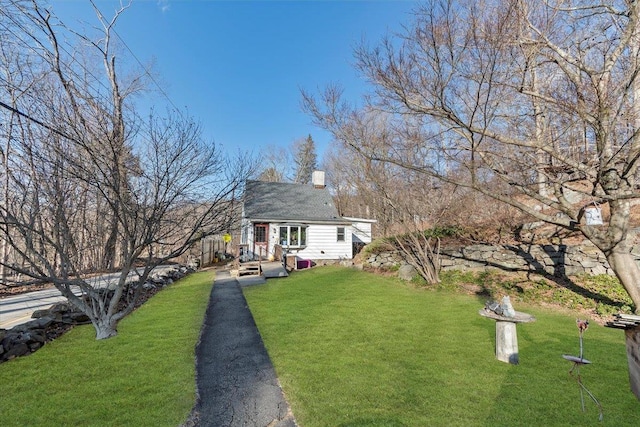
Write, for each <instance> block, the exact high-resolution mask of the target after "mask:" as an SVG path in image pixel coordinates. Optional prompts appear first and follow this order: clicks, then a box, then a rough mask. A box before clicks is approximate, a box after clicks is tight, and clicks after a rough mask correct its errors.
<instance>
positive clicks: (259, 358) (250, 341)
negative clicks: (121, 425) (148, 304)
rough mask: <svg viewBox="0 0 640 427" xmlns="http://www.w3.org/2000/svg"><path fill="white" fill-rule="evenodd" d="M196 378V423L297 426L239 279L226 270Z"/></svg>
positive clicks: (218, 279)
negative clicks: (226, 273)
mask: <svg viewBox="0 0 640 427" xmlns="http://www.w3.org/2000/svg"><path fill="white" fill-rule="evenodd" d="M241 280H243V279H241ZM196 382H197V389H198V398H197V402H196V406H195V408H194V414H193V415H194V416H193V417H192V420H193V423H194V425H198V426H201V427H209V426H210V427H227V426H255V427H267V426H268V427H276V426H277V427H295V426H296V422H295V419H294V416H293V414H292V413H291V410H290V408H289V404H288V403H287V401H286V400H285V398H284V395H283V393H282V389H281V388H280V385H279V383H278V379H277V377H276V374H275V371H274V369H273V365H272V364H271V360H270V359H269V355H268V354H267V351H266V349H265V347H264V344H263V342H262V338H261V337H260V333H259V332H258V328H257V327H256V324H255V322H254V320H253V316H252V315H251V312H250V311H249V308H248V306H247V302H246V300H245V299H244V296H243V295H242V290H241V288H240V283H239V282H238V280H236V279H235V278H232V277H229V276H228V275H225V274H224V272H220V273H217V274H216V281H215V285H214V287H213V290H212V291H211V297H210V300H209V307H208V308H207V313H206V317H205V322H204V325H203V329H202V332H201V338H200V343H199V344H198V346H197V348H196Z"/></svg>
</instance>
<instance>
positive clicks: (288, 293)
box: [245, 267, 640, 427]
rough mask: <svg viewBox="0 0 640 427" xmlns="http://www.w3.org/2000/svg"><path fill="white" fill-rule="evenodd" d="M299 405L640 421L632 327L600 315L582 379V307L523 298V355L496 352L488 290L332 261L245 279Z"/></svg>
mask: <svg viewBox="0 0 640 427" xmlns="http://www.w3.org/2000/svg"><path fill="white" fill-rule="evenodd" d="M245 295H246V298H247V300H248V302H249V305H250V307H251V310H252V312H253V314H254V317H255V319H256V322H257V324H258V326H259V329H260V332H261V334H262V337H263V339H264V341H265V344H266V346H267V348H268V350H269V354H270V355H271V358H272V360H273V362H274V365H275V367H276V371H277V373H278V377H279V379H280V381H281V383H282V386H283V389H284V391H285V393H286V395H287V398H288V400H289V402H290V403H291V405H292V409H293V412H294V414H295V416H296V418H297V420H298V422H299V423H300V425H301V426H304V427H317V426H331V427H337V426H343V427H346V426H351V427H355V426H420V427H423V426H492V427H493V426H517V425H522V426H589V425H594V426H595V425H610V426H638V425H640V402H638V400H637V399H636V398H635V396H634V395H633V394H632V393H631V391H630V390H629V381H628V371H627V362H626V353H625V344H624V333H623V332H622V331H620V330H614V329H609V328H605V327H602V326H598V325H596V324H595V323H593V322H592V324H591V326H590V328H589V329H588V330H587V331H586V332H585V338H584V346H585V355H584V356H585V358H587V359H589V360H591V361H592V362H593V363H592V365H589V366H585V367H583V368H582V380H583V382H584V384H585V385H586V386H587V388H589V390H590V391H591V392H592V393H593V394H594V395H595V396H596V397H597V398H598V399H599V401H600V402H601V403H602V407H603V410H604V422H603V423H600V422H598V408H597V406H596V405H595V404H594V403H593V402H592V401H591V400H589V399H588V397H586V396H585V403H586V412H583V411H582V409H581V405H580V392H579V387H578V385H577V383H576V381H575V379H574V378H572V377H571V376H569V369H570V367H571V363H570V362H568V361H566V360H564V359H563V358H562V355H563V354H572V355H578V354H579V341H578V329H577V327H576V325H575V316H571V315H566V314H556V313H554V312H553V311H550V310H544V309H539V308H535V307H530V306H523V305H521V304H517V305H516V307H515V308H516V310H518V311H525V312H528V313H531V314H533V315H535V316H536V318H537V320H536V322H534V323H530V324H521V325H518V340H519V350H520V364H519V365H517V366H514V365H509V364H506V363H503V362H499V361H497V360H496V359H495V354H494V340H495V324H494V322H493V321H492V320H489V319H486V318H484V317H481V316H479V315H478V310H479V309H481V308H482V307H483V305H484V300H481V299H479V298H475V297H473V296H467V295H461V294H456V293H452V292H447V291H430V290H425V289H415V288H413V287H411V286H410V285H407V284H405V283H402V282H400V281H398V280H396V279H390V278H385V277H381V276H376V275H374V274H369V273H365V272H361V271H357V270H353V269H344V268H337V267H322V268H315V269H312V270H308V271H300V272H296V273H294V274H293V275H292V276H291V277H289V278H286V279H273V280H270V281H269V282H268V284H267V285H265V286H258V287H252V288H247V289H245Z"/></svg>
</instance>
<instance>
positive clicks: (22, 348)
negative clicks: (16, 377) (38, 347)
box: [2, 343, 31, 360]
mask: <svg viewBox="0 0 640 427" xmlns="http://www.w3.org/2000/svg"><path fill="white" fill-rule="evenodd" d="M29 353H31V351H30V350H29V346H28V345H27V344H25V343H19V344H17V345H15V346H13V347H11V348H10V349H8V350H7V351H6V352H5V353H4V354H3V355H2V358H3V359H4V360H11V359H15V358H16V357H20V356H24V355H26V354H29Z"/></svg>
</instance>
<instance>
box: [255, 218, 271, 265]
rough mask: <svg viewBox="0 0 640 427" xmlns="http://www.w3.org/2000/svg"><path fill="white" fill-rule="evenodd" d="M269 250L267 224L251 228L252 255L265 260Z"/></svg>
mask: <svg viewBox="0 0 640 427" xmlns="http://www.w3.org/2000/svg"><path fill="white" fill-rule="evenodd" d="M268 250H269V224H255V225H254V226H253V253H254V254H255V256H256V257H258V258H259V259H265V258H267V255H268Z"/></svg>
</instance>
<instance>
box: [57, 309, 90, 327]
mask: <svg viewBox="0 0 640 427" xmlns="http://www.w3.org/2000/svg"><path fill="white" fill-rule="evenodd" d="M62 323H67V324H72V325H84V324H87V323H91V319H89V316H87V315H86V314H84V313H82V312H80V311H73V312H71V313H66V314H65V315H64V316H62Z"/></svg>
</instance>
